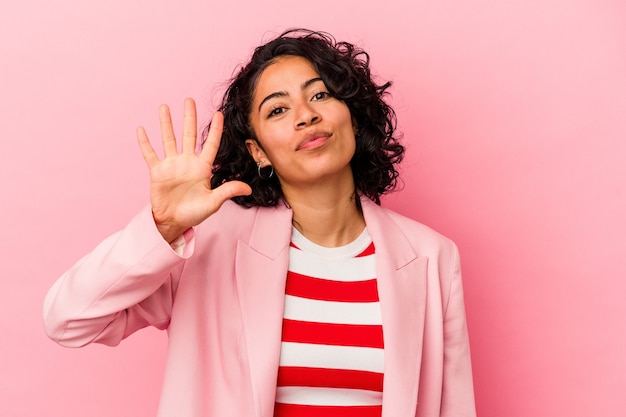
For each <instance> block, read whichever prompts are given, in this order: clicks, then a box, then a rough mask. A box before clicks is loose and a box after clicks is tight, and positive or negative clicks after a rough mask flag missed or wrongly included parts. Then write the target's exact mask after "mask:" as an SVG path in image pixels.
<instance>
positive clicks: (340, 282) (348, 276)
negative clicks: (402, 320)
mask: <svg viewBox="0 0 626 417" xmlns="http://www.w3.org/2000/svg"><path fill="white" fill-rule="evenodd" d="M289 255H290V259H289V273H288V276H287V287H286V291H285V292H286V294H285V312H284V319H283V336H282V346H281V356H280V368H279V371H278V387H277V394H276V408H275V412H274V416H275V417H292V416H298V417H308V416H319V415H324V416H325V417H335V416H341V417H352V416H355V417H356V416H359V417H374V416H376V417H380V415H381V409H382V387H383V371H384V350H383V333H382V321H381V316H380V305H379V302H378V290H377V287H376V265H375V254H374V246H373V244H372V242H371V238H370V237H369V235H368V234H367V231H364V232H363V234H362V235H361V236H360V237H359V238H358V239H357V240H356V241H354V242H352V243H351V244H349V245H346V246H342V247H339V248H325V247H321V246H318V245H315V244H314V243H312V242H310V241H308V240H307V239H306V238H304V236H302V235H301V234H300V233H298V232H297V231H295V230H294V233H293V235H292V247H291V248H290V254H289Z"/></svg>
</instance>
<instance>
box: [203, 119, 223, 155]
mask: <svg viewBox="0 0 626 417" xmlns="http://www.w3.org/2000/svg"><path fill="white" fill-rule="evenodd" d="M223 130H224V115H223V114H222V112H219V111H216V112H215V113H214V114H213V118H212V119H211V124H210V125H209V134H208V135H207V138H206V142H204V145H203V146H202V151H200V154H199V157H200V159H202V160H203V161H205V162H207V163H209V164H211V165H213V161H214V160H215V155H217V150H218V149H219V147H220V142H221V140H222V132H223Z"/></svg>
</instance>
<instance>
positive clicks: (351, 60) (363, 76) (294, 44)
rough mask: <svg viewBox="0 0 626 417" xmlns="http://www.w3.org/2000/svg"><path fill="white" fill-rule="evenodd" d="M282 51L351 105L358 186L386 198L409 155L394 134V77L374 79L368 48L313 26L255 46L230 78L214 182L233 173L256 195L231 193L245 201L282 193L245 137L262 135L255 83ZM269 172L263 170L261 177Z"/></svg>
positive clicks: (267, 202) (269, 202)
mask: <svg viewBox="0 0 626 417" xmlns="http://www.w3.org/2000/svg"><path fill="white" fill-rule="evenodd" d="M283 56H300V57H303V58H306V59H307V60H309V61H310V62H311V63H312V64H313V66H314V68H315V69H316V71H317V72H318V73H319V74H320V77H321V78H322V81H323V82H324V84H325V85H326V88H327V89H328V92H329V93H330V94H331V95H332V96H333V97H335V98H336V99H338V100H341V101H343V102H344V103H346V105H347V106H348V108H349V110H350V114H351V116H352V117H353V118H354V120H355V121H356V124H357V126H358V133H357V135H356V150H355V153H354V156H353V157H352V160H351V161H350V165H351V168H352V172H353V176H354V182H355V188H356V192H357V193H359V194H363V195H365V196H367V197H368V198H370V199H371V200H372V201H374V202H375V203H377V204H380V196H381V195H383V194H385V193H386V192H388V191H391V190H393V189H394V188H395V187H396V184H397V178H398V175H399V174H398V171H397V170H396V164H397V163H399V162H400V161H401V160H402V158H403V156H404V146H402V145H401V144H400V143H399V137H398V135H394V133H395V130H396V115H395V112H394V111H393V109H392V108H391V107H390V106H389V105H387V103H385V101H384V100H383V96H384V95H385V94H386V90H387V89H388V88H389V87H390V86H391V82H386V83H384V84H382V85H378V84H376V83H375V82H374V81H373V80H372V77H371V74H370V69H369V55H368V54H367V53H366V52H365V51H363V50H362V49H360V48H358V47H356V46H354V45H352V44H350V43H348V42H337V41H336V40H335V38H334V37H333V36H331V35H330V34H328V33H325V32H315V31H311V30H307V29H289V30H287V31H285V32H283V33H282V34H281V35H280V36H278V37H277V38H275V39H273V40H271V41H269V42H268V43H266V44H264V45H261V46H259V47H257V48H256V49H255V51H254V53H253V55H252V58H251V59H250V62H249V63H248V64H247V65H245V66H244V67H242V68H241V69H240V70H239V72H238V73H237V74H236V75H235V77H234V78H233V79H232V80H231V82H230V85H229V87H228V88H227V90H226V92H225V93H224V97H223V99H222V104H221V107H220V109H219V110H220V111H221V112H222V113H224V131H223V135H222V140H221V143H220V146H219V149H218V151H217V155H216V157H215V161H214V166H213V176H212V178H211V186H212V187H217V186H219V185H220V184H222V183H224V182H226V181H231V180H240V181H243V182H245V183H247V184H249V185H250V186H251V188H252V194H251V195H247V196H238V197H234V198H233V200H234V201H235V202H236V203H237V204H240V205H242V206H245V207H252V206H275V205H276V204H278V203H279V202H280V201H281V200H282V199H283V192H282V189H281V187H280V183H279V181H278V178H277V177H276V175H274V176H272V177H270V178H269V179H263V178H261V177H260V176H259V175H258V172H257V166H256V164H255V161H254V159H253V158H252V157H251V156H250V154H249V152H248V150H247V148H246V145H245V140H246V139H251V138H255V137H256V136H255V135H254V131H253V130H252V128H251V126H250V119H249V115H250V111H251V109H252V100H253V96H254V92H255V88H256V83H257V81H258V79H259V77H260V75H261V73H262V72H263V71H264V70H265V69H266V68H267V67H268V66H270V65H271V64H272V63H274V62H276V60H277V59H278V58H280V57H283ZM208 129H209V126H207V127H206V128H205V129H204V132H203V137H204V138H206V135H207V133H208ZM266 169H268V167H266V168H264V170H266ZM268 176H269V173H268V172H264V175H263V177H264V178H267V177H268ZM357 201H358V200H357Z"/></svg>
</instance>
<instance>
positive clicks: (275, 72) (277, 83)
mask: <svg viewBox="0 0 626 417" xmlns="http://www.w3.org/2000/svg"><path fill="white" fill-rule="evenodd" d="M319 76H320V75H319V73H318V72H317V71H316V70H315V68H314V67H313V64H312V63H311V61H309V60H308V59H306V58H303V57H300V56H290V55H288V56H282V57H279V58H277V59H276V60H275V61H274V62H273V63H272V64H270V65H269V66H268V67H267V68H265V69H264V70H263V72H261V75H260V76H259V79H258V81H257V85H256V89H255V93H254V100H253V101H254V102H257V101H258V100H262V99H263V97H265V96H267V95H268V94H272V93H275V92H278V91H287V92H288V91H289V90H291V89H293V88H298V89H299V88H300V86H301V85H302V83H303V82H305V81H308V80H310V79H312V78H317V77H319Z"/></svg>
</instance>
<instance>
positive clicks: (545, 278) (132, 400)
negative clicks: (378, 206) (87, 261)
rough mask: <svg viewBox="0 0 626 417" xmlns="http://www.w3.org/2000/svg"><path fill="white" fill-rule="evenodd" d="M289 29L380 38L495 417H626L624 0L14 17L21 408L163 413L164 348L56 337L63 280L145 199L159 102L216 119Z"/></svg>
mask: <svg viewBox="0 0 626 417" xmlns="http://www.w3.org/2000/svg"><path fill="white" fill-rule="evenodd" d="M290 26H307V27H311V28H314V29H323V30H327V31H329V32H331V33H333V34H335V35H336V36H337V37H338V38H339V39H345V40H349V41H353V42H356V43H359V44H361V45H362V46H364V47H365V48H366V49H367V50H368V51H369V52H370V53H371V56H372V66H373V68H374V70H375V72H376V73H377V74H379V75H380V76H381V77H382V78H383V79H391V80H393V81H394V83H395V84H394V87H393V97H392V102H393V104H394V105H395V108H396V109H397V112H398V116H399V126H400V129H401V130H402V131H403V132H404V135H405V143H406V145H407V147H408V157H407V159H406V163H404V165H403V172H404V183H405V185H404V190H403V191H401V192H399V193H397V194H394V195H392V196H391V197H389V198H388V199H387V200H386V202H385V203H386V205H387V206H390V207H392V208H394V209H396V210H397V211H399V212H401V213H404V214H407V215H409V216H411V217H413V218H415V219H418V220H420V221H422V222H424V223H427V224H429V225H431V226H433V227H434V228H436V229H438V230H440V231H441V232H443V233H445V234H447V235H448V236H450V237H451V238H453V239H454V240H455V241H456V242H457V243H458V245H459V247H460V249H461V252H462V257H463V262H464V263H463V266H464V277H465V289H466V305H467V314H468V320H469V326H470V333H471V344H472V358H473V363H474V370H475V371H474V373H475V385H476V401H477V407H478V413H479V416H482V417H528V416H534V417H537V416H539V417H543V416H545V417H552V416H568V417H588V416H603V417H623V416H624V415H626V395H625V394H624V388H625V387H626V302H625V301H624V296H625V295H626V266H625V263H624V261H623V259H624V257H625V255H624V250H625V249H626V245H624V238H625V236H626V220H625V219H624V218H625V215H626V6H625V3H624V2H623V0H613V1H611V0H530V1H529V0H509V1H502V0H471V1H467V0H442V1H426V0H411V1H409V0H407V1H406V2H402V1H392V0H387V1H384V2H374V1H372V2H364V1H362V0H348V1H337V0H321V1H316V2H304V3H303V2H293V1H292V0H289V1H287V0H284V1H276V0H268V1H258V2H251V1H243V2H241V1H240V2H236V1H233V2H228V1H220V2H217V1H215V2H209V1H206V0H205V1H193V0H179V1H164V0H136V1H128V0H109V1H106V2H104V1H102V2H85V1H78V0H56V1H53V2H49V1H43V0H25V1H22V2H10V5H9V2H3V4H2V6H0V56H1V58H0V59H1V60H2V62H1V65H0V123H1V125H0V132H1V139H0V140H1V141H2V142H1V143H2V146H1V148H0V159H1V163H0V191H1V193H0V195H1V198H2V204H0V213H1V215H0V221H1V223H2V229H1V231H2V234H1V237H0V242H1V243H0V245H1V249H2V250H1V252H0V253H2V255H1V256H2V262H1V266H0V277H1V279H2V282H3V289H2V291H1V292H0V309H1V310H0V330H1V335H2V337H1V338H0V415H1V416H11V417H16V416H28V417H40V416H46V417H47V416H52V417H56V416H64V417H78V416H81V417H82V416H90V417H104V416H120V417H125V416H152V415H154V414H155V411H156V404H157V398H158V395H159V387H160V382H161V377H162V372H163V363H164V352H165V347H166V336H165V334H164V333H162V332H158V331H156V330H153V329H149V330H145V331H142V332H140V333H138V334H136V335H134V337H132V338H130V339H128V340H127V341H125V342H124V343H122V345H121V346H119V347H118V348H115V349H111V348H106V347H102V346H90V347H88V348H85V349H80V350H70V349H64V348H61V347H58V346H56V345H55V344H54V343H52V342H50V341H48V340H47V338H46V336H45V335H44V333H43V329H42V325H41V304H42V299H43V297H44V295H45V293H46V291H47V289H48V288H49V286H50V285H51V284H52V282H53V281H54V280H55V279H56V278H57V276H58V275H59V274H61V273H62V272H63V271H64V270H65V269H67V268H68V267H69V266H70V265H71V264H72V263H73V262H74V261H76V260H77V259H78V258H79V257H80V256H82V255H83V254H84V253H85V252H86V251H88V250H90V249H91V248H92V247H93V246H94V245H95V244H96V243H97V242H99V241H100V240H101V239H102V238H104V237H105V236H106V235H108V234H110V233H112V232H113V231H115V230H117V229H119V228H121V227H122V226H123V225H124V224H125V223H126V221H127V220H128V219H130V217H131V216H132V215H133V214H134V213H135V212H137V211H138V210H139V209H140V208H141V207H142V206H143V205H144V204H146V202H147V196H148V191H147V189H148V179H147V172H146V169H145V168H144V165H143V161H142V159H141V156H140V153H139V151H138V149H137V146H136V144H135V136H134V130H135V127H136V126H137V125H139V124H143V125H144V126H146V128H147V130H148V132H149V133H152V135H153V136H154V137H157V133H158V125H157V112H156V110H157V107H158V105H159V104H160V103H162V102H164V103H169V104H170V105H172V107H173V109H174V114H175V118H176V120H177V121H180V115H181V114H180V113H181V107H182V100H183V98H184V97H186V96H191V97H195V98H196V99H197V102H198V104H199V106H200V107H201V111H200V112H201V114H202V119H203V121H206V120H208V118H209V116H210V114H211V111H212V109H214V107H215V105H216V103H217V101H218V97H219V96H220V92H221V91H222V82H223V81H224V80H225V79H227V78H228V77H229V76H230V74H231V71H232V70H233V68H234V67H235V66H236V65H237V64H238V63H241V62H242V61H244V60H245V58H246V57H247V56H248V55H249V53H250V52H251V49H252V48H253V47H254V46H256V45H257V44H259V43H260V42H261V41H262V40H264V39H269V38H271V37H272V36H273V35H275V34H276V33H278V32H280V31H282V30H283V29H285V28H286V27H290Z"/></svg>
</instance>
